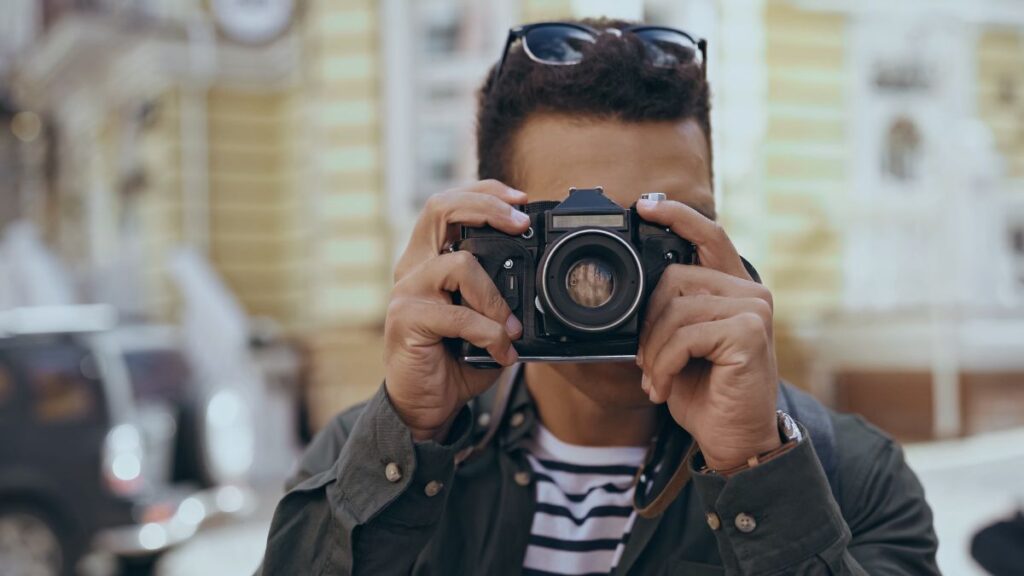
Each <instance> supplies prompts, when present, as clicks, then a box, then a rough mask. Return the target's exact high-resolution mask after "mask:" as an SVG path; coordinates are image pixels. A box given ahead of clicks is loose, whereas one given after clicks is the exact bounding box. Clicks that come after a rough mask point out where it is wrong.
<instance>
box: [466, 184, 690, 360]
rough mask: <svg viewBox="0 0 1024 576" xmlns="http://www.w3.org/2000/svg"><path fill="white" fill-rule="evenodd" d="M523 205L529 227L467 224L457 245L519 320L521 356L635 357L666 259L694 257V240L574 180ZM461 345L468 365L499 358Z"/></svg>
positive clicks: (517, 344) (659, 196)
mask: <svg viewBox="0 0 1024 576" xmlns="http://www.w3.org/2000/svg"><path fill="white" fill-rule="evenodd" d="M644 197H647V198H650V199H653V200H661V199H663V198H664V195H663V194H658V193H653V194H649V195H644ZM522 210H523V211H524V212H525V213H526V214H527V215H529V216H530V228H529V229H528V230H527V231H526V232H525V233H524V234H522V235H521V236H510V235H508V234H506V233H504V232H501V231H499V230H496V229H494V228H490V227H483V228H469V227H464V228H463V229H462V239H461V241H460V242H459V245H458V248H459V249H460V250H467V251H469V252H471V253H472V254H473V255H474V256H476V258H477V260H478V261H479V262H480V265H481V266H482V267H483V269H484V270H485V271H486V272H487V274H488V275H489V276H490V277H491V278H492V279H493V280H494V283H495V286H497V287H498V291H499V292H500V293H501V295H502V297H503V298H504V299H505V301H506V302H507V303H508V305H509V308H511V309H512V313H513V314H515V316H516V317H517V318H518V319H519V320H520V321H521V322H522V324H523V335H522V338H520V339H519V340H518V341H516V342H515V348H516V351H517V352H518V353H519V358H520V360H522V361H524V362H531V361H532V362H608V361H621V360H632V359H633V358H635V355H636V350H637V342H638V338H639V335H640V327H641V319H642V318H643V313H644V310H645V305H646V303H647V299H648V297H649V296H650V294H651V292H652V291H653V290H654V287H655V286H656V285H657V284H658V280H659V279H660V278H661V275H662V273H663V272H664V271H665V268H666V267H667V266H669V265H670V264H696V263H697V252H696V249H695V248H694V246H693V244H691V243H690V242H688V241H687V240H684V239H682V238H680V237H679V236H677V235H675V234H674V233H673V232H671V231H670V230H668V229H667V228H665V227H664V226H661V225H658V224H654V223H650V222H647V221H645V220H643V219H642V218H640V216H639V215H638V214H637V212H636V209H635V205H634V206H632V207H630V208H623V207H621V206H619V205H618V204H616V203H615V202H613V201H612V200H610V199H608V198H607V197H606V196H605V195H604V193H603V191H602V189H601V188H586V189H583V188H581V189H575V188H570V189H569V196H568V198H566V199H565V200H564V201H562V202H560V203H559V202H533V203H530V204H527V205H526V206H525V207H523V208H522ZM459 352H460V355H461V357H462V359H463V360H465V361H466V362H468V363H470V364H472V365H475V366H478V367H496V366H497V364H496V363H495V362H494V360H493V358H491V357H490V355H488V353H487V352H486V351H485V350H482V349H480V348H477V347H475V346H473V345H471V344H470V343H469V342H465V341H462V342H460V351H459Z"/></svg>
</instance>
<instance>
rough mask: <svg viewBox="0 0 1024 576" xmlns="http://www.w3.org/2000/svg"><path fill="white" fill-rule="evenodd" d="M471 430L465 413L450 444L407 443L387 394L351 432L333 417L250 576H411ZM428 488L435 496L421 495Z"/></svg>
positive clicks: (290, 489) (291, 487)
mask: <svg viewBox="0 0 1024 576" xmlns="http://www.w3.org/2000/svg"><path fill="white" fill-rule="evenodd" d="M470 423H471V416H470V413H469V408H468V407H465V408H463V409H462V411H461V412H460V413H459V415H458V416H457V417H456V420H455V424H454V425H453V427H452V431H451V433H450V434H449V440H452V439H454V440H453V441H450V442H448V443H446V444H439V443H436V442H414V441H413V440H412V436H411V435H410V433H409V430H408V428H406V426H405V425H404V424H403V423H402V421H401V419H400V418H399V417H398V415H397V414H396V413H395V411H394V408H393V407H392V405H391V402H390V400H389V399H388V397H387V392H386V390H385V388H384V386H381V388H380V390H378V392H377V394H376V395H375V396H374V397H373V398H372V399H371V400H370V401H369V402H368V403H367V404H366V406H365V408H364V409H363V411H362V414H360V415H359V418H358V419H357V420H356V421H355V424H354V425H352V426H351V429H348V428H347V426H346V425H345V418H344V415H342V416H339V417H336V418H335V419H334V421H332V423H331V425H330V426H328V427H327V428H325V429H324V430H323V431H321V432H320V433H319V434H318V435H317V437H316V438H315V439H314V440H313V442H312V443H311V444H310V446H309V448H308V449H307V451H306V453H305V455H304V456H303V458H302V461H301V463H300V466H299V470H298V472H297V473H296V474H295V475H294V476H293V478H292V479H290V480H289V482H288V483H287V486H286V488H287V492H286V493H285V495H284V496H283V497H282V498H281V501H280V502H279V503H278V505H277V509H276V510H275V511H274V518H273V521H272V522H271V525H270V533H269V535H268V537H267V548H266V553H265V556H264V559H263V564H262V566H261V567H260V569H259V571H258V572H257V573H258V574H262V575H266V576H271V575H278V574H316V575H328V574H329V575H335V574H339V575H340V574H345V575H347V574H374V575H376V574H408V573H409V572H410V570H411V569H412V566H413V564H414V563H415V561H416V558H417V556H418V555H419V553H420V551H421V550H422V549H423V548H424V547H425V546H426V544H427V542H428V541H429V540H430V538H431V536H432V535H433V532H434V530H435V528H436V526H437V524H438V522H439V520H440V517H441V514H442V512H443V511H444V507H445V503H446V501H447V498H448V492H449V487H450V486H451V482H452V478H453V476H454V468H455V465H454V461H455V454H456V453H457V452H458V451H459V449H461V447H462V446H463V445H464V444H465V443H466V442H467V441H468V438H469V435H470V433H471V428H472V427H471V425H470ZM430 482H437V483H439V484H440V486H441V490H440V491H438V492H436V493H435V491H434V490H430V491H427V490H425V487H426V485H427V484H428V483H430Z"/></svg>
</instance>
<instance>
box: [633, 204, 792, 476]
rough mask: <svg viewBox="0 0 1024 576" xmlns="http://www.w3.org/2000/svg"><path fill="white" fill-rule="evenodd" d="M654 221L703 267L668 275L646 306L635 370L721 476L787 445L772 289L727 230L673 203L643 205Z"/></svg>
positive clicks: (675, 267)
mask: <svg viewBox="0 0 1024 576" xmlns="http://www.w3.org/2000/svg"><path fill="white" fill-rule="evenodd" d="M637 210H638V212H639V214H640V216H641V217H643V218H644V219H645V220H647V221H649V222H654V223H658V224H662V225H664V226H667V227H668V228H670V229H671V230H672V232H674V233H675V234H677V235H678V236H680V237H682V238H685V239H687V240H689V241H690V242H692V243H693V244H694V246H695V247H696V248H697V251H698V252H697V253H698V257H699V259H700V264H701V265H700V266H688V265H681V264H673V265H671V266H669V267H668V268H666V269H665V272H664V274H663V275H662V277H661V280H660V281H659V283H658V286H657V287H656V288H655V289H654V292H653V293H652V294H651V297H650V299H649V301H648V304H647V313H646V317H645V320H644V326H643V329H642V330H641V333H640V345H639V350H638V353H637V364H638V365H639V366H640V368H641V369H642V370H643V373H644V376H643V379H642V383H641V386H643V388H644V391H645V392H647V393H648V395H649V396H650V398H651V401H652V402H655V403H659V404H660V403H662V402H667V403H668V408H669V412H671V414H672V417H673V418H674V419H675V421H676V422H677V423H678V424H679V425H680V426H682V427H683V428H685V429H686V430H687V431H689V432H690V434H692V435H693V437H694V439H695V440H696V441H697V443H698V444H699V445H700V448H701V452H702V453H703V455H704V460H705V462H706V463H707V465H708V467H709V468H711V469H714V470H724V469H728V468H733V467H735V466H738V465H741V464H743V463H744V462H746V461H747V459H748V458H750V457H751V456H757V455H759V454H763V453H765V452H768V451H770V450H773V449H775V448H777V447H778V446H780V444H781V440H780V438H779V432H778V425H777V421H776V416H775V399H776V394H777V392H778V371H777V368H776V361H775V347H774V344H773V339H772V296H771V292H769V291H768V289H767V288H765V287H764V286H762V285H761V284H759V283H757V282H755V281H754V280H753V279H752V278H751V277H750V275H749V274H748V273H747V270H746V268H745V267H744V266H743V262H742V260H741V259H740V256H739V253H738V252H737V251H736V248H735V247H734V246H733V244H732V241H731V240H730V239H729V237H728V236H727V235H726V234H725V232H724V230H723V229H722V227H721V226H720V225H719V224H718V223H716V222H714V221H712V220H709V219H708V218H706V217H705V216H703V215H702V214H700V213H699V212H697V211H696V210H694V209H693V208H690V207H689V206H687V205H685V204H682V203H680V202H675V201H671V200H663V201H661V202H653V201H647V200H640V201H639V202H638V203H637Z"/></svg>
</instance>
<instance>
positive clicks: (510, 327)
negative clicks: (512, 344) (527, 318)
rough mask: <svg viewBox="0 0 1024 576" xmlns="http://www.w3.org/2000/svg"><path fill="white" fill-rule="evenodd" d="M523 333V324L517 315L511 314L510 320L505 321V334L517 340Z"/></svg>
mask: <svg viewBox="0 0 1024 576" xmlns="http://www.w3.org/2000/svg"><path fill="white" fill-rule="evenodd" d="M522 331H523V323H522V322H520V321H519V318H516V315H515V314H509V315H508V320H505V333H506V334H508V335H509V336H510V337H512V338H515V337H516V336H519V334H520V333H522Z"/></svg>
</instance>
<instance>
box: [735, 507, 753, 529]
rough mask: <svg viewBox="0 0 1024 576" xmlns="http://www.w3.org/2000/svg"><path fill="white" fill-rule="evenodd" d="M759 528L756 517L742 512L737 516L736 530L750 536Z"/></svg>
mask: <svg viewBox="0 0 1024 576" xmlns="http://www.w3.org/2000/svg"><path fill="white" fill-rule="evenodd" d="M754 528H757V521H756V520H754V517H753V516H751V515H750V514H747V513H746V512H741V513H739V514H737V515H736V529H737V530H739V531H740V532H743V533H744V534H750V533H751V532H753V531H754Z"/></svg>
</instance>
